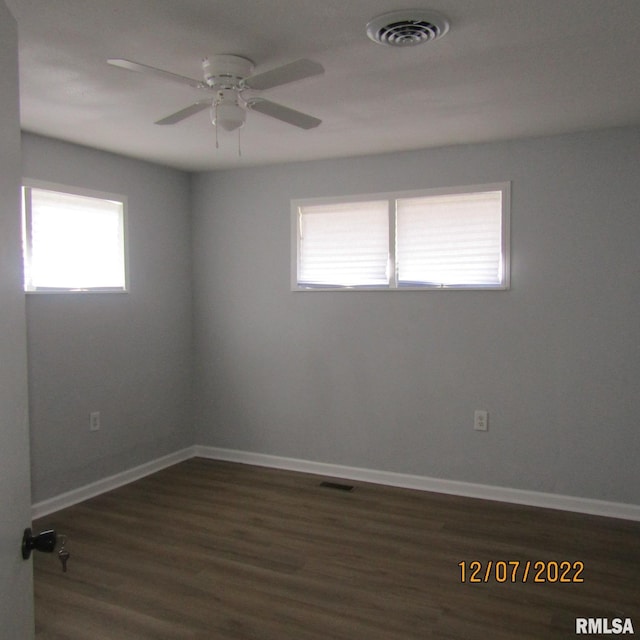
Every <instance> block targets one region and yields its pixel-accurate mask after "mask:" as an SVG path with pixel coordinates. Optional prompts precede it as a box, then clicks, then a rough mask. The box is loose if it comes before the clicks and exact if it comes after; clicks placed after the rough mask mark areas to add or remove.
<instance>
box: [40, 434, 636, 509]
mask: <svg viewBox="0 0 640 640" xmlns="http://www.w3.org/2000/svg"><path fill="white" fill-rule="evenodd" d="M194 457H199V458H209V459H212V460H225V461H228V462H239V463H242V464H251V465H256V466H259V467H270V468H272V469H286V470H288V471H300V472H302V473H313V474H315V475H321V476H328V477H331V478H341V479H345V480H359V481H361V482H371V483H373V484H383V485H388V486H392V487H402V488H405V489H417V490H419V491H433V492H436V493H446V494H451V495H457V496H465V497H468V498H481V499H483V500H496V501H498V502H510V503H513V504H523V505H528V506H532V507H542V508H545V509H559V510H561V511H575V512H577V513H588V514H592V515H597V516H605V517H608V518H622V519H624V520H636V521H640V505H633V504H625V503H619V502H606V501H604V500H591V499H589V498H578V497H574V496H562V495H557V494H553V493H542V492H538V491H525V490H522V489H508V488H505V487H494V486H490V485H483V484H474V483H471V482H459V481H457V480H442V479H439V478H429V477H427V476H415V475H409V474H405V473H394V472H390V471H376V470H375V469H364V468H360V467H348V466H344V465H338V464H328V463H324V462H313V461H311V460H301V459H297V458H286V457H282V456H273V455H268V454H264V453H252V452H250V451H238V450H235V449H222V448H218V447H207V446H202V445H195V446H193V447H188V448H186V449H182V450H181V451H177V452H175V453H172V454H170V455H167V456H164V457H162V458H159V459H157V460H152V461H151V462H147V463H145V464H143V465H140V466H138V467H134V468H133V469H128V470H127V471H123V472H122V473H118V474H116V475H113V476H110V477H108V478H104V479H103V480H98V481H97V482H92V483H91V484H88V485H86V486H84V487H80V488H79V489H74V490H73V491H68V492H66V493H63V494H60V495H59V496H55V497H53V498H49V499H48V500H43V501H42V502H38V503H36V504H34V505H32V507H31V510H32V518H33V519H34V520H35V519H37V518H41V517H43V516H46V515H49V514H50V513H53V512H54V511H59V510H60V509H65V508H66V507H70V506H72V505H74V504H77V503H79V502H82V501H84V500H88V499H89V498H93V497H95V496H97V495H100V494H102V493H106V492H107V491H111V490H112V489H116V488H118V487H121V486H123V485H125V484H128V483H130V482H134V481H135V480H139V479H140V478H144V477H145V476H148V475H150V474H152V473H155V472H156V471H160V470H162V469H165V468H167V467H170V466H172V465H174V464H177V463H179V462H183V461H184V460H188V459H189V458H194Z"/></svg>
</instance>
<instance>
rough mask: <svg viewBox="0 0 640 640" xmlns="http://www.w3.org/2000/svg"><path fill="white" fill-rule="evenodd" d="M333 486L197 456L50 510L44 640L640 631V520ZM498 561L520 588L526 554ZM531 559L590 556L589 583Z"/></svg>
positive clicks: (42, 586) (365, 639)
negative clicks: (579, 625) (61, 538)
mask: <svg viewBox="0 0 640 640" xmlns="http://www.w3.org/2000/svg"><path fill="white" fill-rule="evenodd" d="M322 480H327V478H322V477H319V476H314V475H309V474H301V473H295V472H288V471H279V470H273V469H265V468H259V467H252V466H247V465H239V464H234V463H227V462H218V461H211V460H204V459H198V458H195V459H192V460H188V461H186V462H183V463H181V464H178V465H176V466H174V467H171V468H169V469H165V470H164V471H161V472H159V473H157V474H154V475H153V476H149V477H147V478H144V479H142V480H139V481H137V482H135V483H132V484H130V485H128V486H125V487H122V488H120V489H117V490H115V491H112V492H110V493H107V494H104V495H102V496H99V497H96V498H93V499H91V500H88V501H86V502H84V503H82V504H79V505H76V506H73V507H70V508H68V509H65V510H63V511H60V512H58V513H56V514H53V515H51V516H48V517H46V518H43V519H41V520H40V521H38V522H36V523H34V529H35V530H40V529H44V528H49V527H53V528H55V529H56V530H57V531H58V533H65V534H67V535H68V537H69V541H68V545H67V546H68V549H69V551H70V552H71V558H70V560H69V563H68V572H67V573H62V570H61V565H60V563H59V561H58V559H57V557H56V555H55V554H53V555H49V554H42V553H34V567H35V606H36V638H37V639H38V640H152V639H153V640H159V639H162V640H174V639H175V640H186V639H188V640H217V639H220V640H289V639H291V640H334V639H335V640H413V639H416V640H417V639H420V640H425V639H430V638H438V639H443V640H454V639H455V640H474V639H476V638H478V639H482V640H486V639H492V640H529V639H531V640H534V639H535V640H541V639H544V640H547V639H554V638H573V637H575V619H576V617H599V618H600V617H606V618H627V617H630V618H632V621H633V625H634V629H635V631H636V633H640V544H639V542H640V523H638V522H629V521H623V520H615V519H609V518H601V517H595V516H587V515H580V514H575V513H565V512H560V511H553V510H545V509H537V508H533V507H523V506H517V505H509V504H503V503H496V502H490V501H485V500H475V499H470V498H460V497H453V496H445V495H439V494H433V493H426V492H418V491H411V490H405V489H398V488H391V487H383V486H379V485H371V484H366V483H361V482H350V481H345V482H348V483H349V484H352V485H354V489H353V491H351V492H346V491H340V490H336V489H331V488H324V487H321V486H320V482H321V481H322ZM330 480H332V479H330ZM490 560H491V561H493V562H494V563H495V562H496V561H505V562H514V563H515V562H516V561H519V562H520V563H521V565H519V568H518V570H517V572H516V575H515V578H516V579H515V581H514V582H512V580H511V579H512V577H513V575H512V572H513V568H514V567H515V566H516V565H515V564H512V565H508V567H509V571H508V573H509V575H508V579H507V580H506V581H504V582H498V581H496V579H495V577H496V574H495V572H494V570H495V568H496V567H495V565H494V568H493V569H492V570H491V573H490V576H489V580H488V581H486V582H485V581H484V576H485V571H486V567H487V566H488V564H487V563H488V561H490ZM461 561H465V562H466V563H467V565H469V563H471V562H473V561H479V562H481V563H482V570H481V572H479V573H478V576H477V577H479V578H481V580H480V582H478V583H469V582H468V578H469V575H467V576H466V577H467V582H465V583H463V582H462V580H461V567H460V566H459V563H460V562H461ZM527 561H530V562H531V563H534V562H536V561H540V562H545V563H546V562H551V563H553V562H554V561H555V562H558V563H561V562H563V561H566V562H569V563H575V562H582V563H584V571H583V572H582V574H581V575H580V576H578V577H582V578H583V579H584V581H583V582H580V583H578V582H569V583H560V582H557V581H555V582H548V581H547V582H544V583H535V582H533V575H532V574H533V568H532V569H531V574H530V576H529V577H528V578H527V579H526V580H524V573H523V572H524V567H525V566H526V563H527ZM545 566H548V567H550V572H551V575H550V576H547V577H550V578H551V579H552V580H553V579H554V577H555V576H554V565H553V564H551V565H545ZM499 567H500V569H502V568H503V565H499ZM500 569H499V571H500ZM468 572H469V567H468V566H467V574H468ZM566 577H568V578H573V577H576V576H575V572H573V570H572V573H569V574H568V575H567V576H566ZM498 578H500V579H501V578H504V572H500V573H499V574H498Z"/></svg>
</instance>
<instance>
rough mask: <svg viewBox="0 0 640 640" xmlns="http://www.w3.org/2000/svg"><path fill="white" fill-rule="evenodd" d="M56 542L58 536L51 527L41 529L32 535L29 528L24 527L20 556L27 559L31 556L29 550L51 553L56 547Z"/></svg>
mask: <svg viewBox="0 0 640 640" xmlns="http://www.w3.org/2000/svg"><path fill="white" fill-rule="evenodd" d="M57 542H58V536H57V535H56V532H55V531H54V530H53V529H48V530H47V531H41V532H40V533H39V534H37V535H35V536H34V535H33V534H32V532H31V529H25V530H24V535H23V536H22V557H23V558H24V559H25V560H28V559H29V558H30V556H31V552H32V551H33V550H34V549H35V550H36V551H44V552H45V553H52V552H53V550H54V549H55V548H56V543H57Z"/></svg>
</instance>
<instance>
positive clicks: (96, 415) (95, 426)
mask: <svg viewBox="0 0 640 640" xmlns="http://www.w3.org/2000/svg"><path fill="white" fill-rule="evenodd" d="M99 429H100V412H99V411H92V412H91V413H90V414H89V431H98V430H99Z"/></svg>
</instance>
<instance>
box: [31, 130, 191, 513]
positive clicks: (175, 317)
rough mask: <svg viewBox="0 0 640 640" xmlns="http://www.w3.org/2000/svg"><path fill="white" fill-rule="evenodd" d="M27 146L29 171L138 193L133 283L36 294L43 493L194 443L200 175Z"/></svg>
mask: <svg viewBox="0 0 640 640" xmlns="http://www.w3.org/2000/svg"><path fill="white" fill-rule="evenodd" d="M22 146H23V149H22V150H23V176H24V177H25V178H31V179H37V180H45V181H49V182H55V183H61V184H66V185H71V186H78V187H84V188H87V189H95V190H98V191H107V192H112V193H118V194H123V195H126V196H127V197H128V204H129V209H128V239H129V250H130V284H131V290H130V292H129V293H126V294H104V293H103V294H84V295H78V294H71V295H69V294H58V295H55V294H54V295H51V294H46V295H39V294H36V295H27V329H28V355H29V396H30V420H31V446H32V483H33V501H34V502H39V501H41V500H44V499H46V498H49V497H52V496H55V495H58V494H60V493H62V492H65V491H68V490H71V489H76V488H78V487H81V486H83V485H85V484H87V483H90V482H93V481H96V480H99V479H102V478H104V477H106V476H109V475H112V474H115V473H118V472H120V471H123V470H126V469H129V468H131V467H133V466H136V465H138V464H142V463H144V462H147V461H149V460H154V459H156V458H159V457H161V456H163V455H165V454H168V453H171V452H174V451H176V450H179V449H181V448H183V447H186V446H189V445H191V444H193V437H194V436H193V421H192V412H191V370H192V362H191V353H192V343H191V293H192V292H191V257H190V217H189V202H190V200H189V176H188V174H186V173H182V172H179V171H175V170H172V169H168V168H164V167H159V166H156V165H152V164H148V163H144V162H140V161H137V160H131V159H127V158H123V157H119V156H115V155H111V154H107V153H103V152H99V151H95V150H92V149H87V148H83V147H79V146H75V145H70V144H65V143H63V142H59V141H56V140H51V139H48V138H43V137H39V136H34V135H30V134H23V142H22ZM91 411H100V413H101V420H102V428H101V430H100V431H97V432H90V431H89V412H91Z"/></svg>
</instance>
